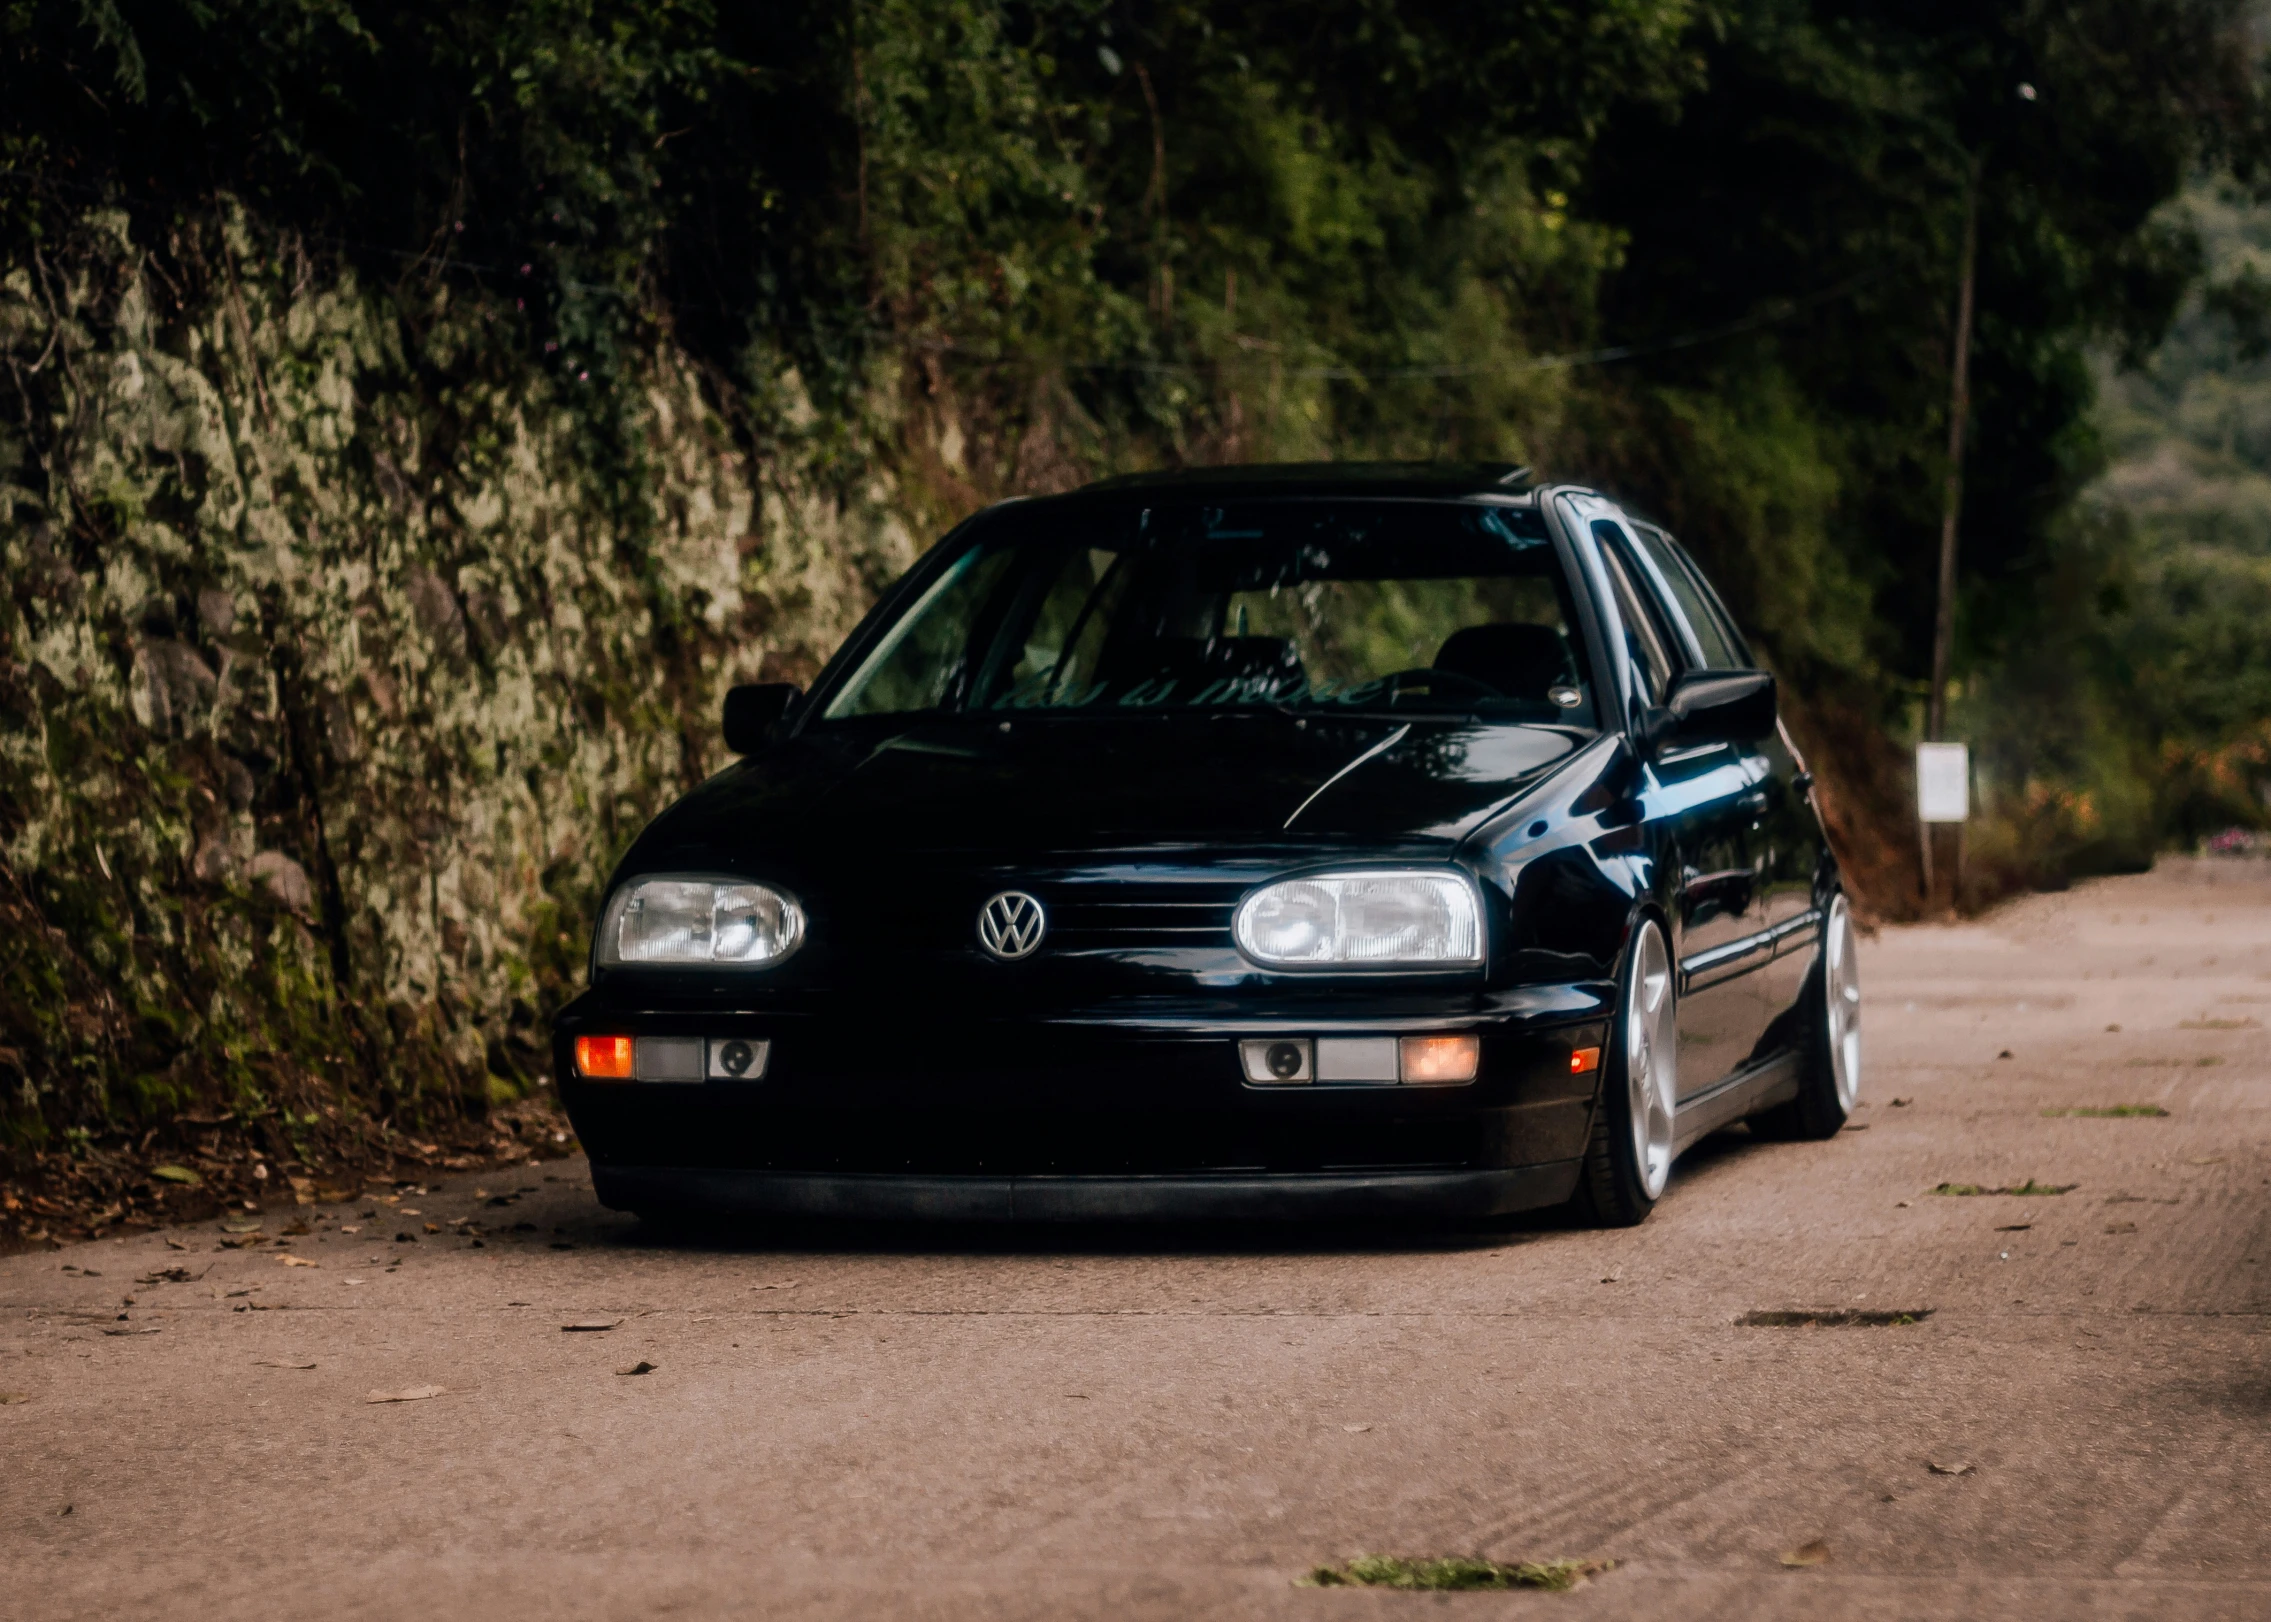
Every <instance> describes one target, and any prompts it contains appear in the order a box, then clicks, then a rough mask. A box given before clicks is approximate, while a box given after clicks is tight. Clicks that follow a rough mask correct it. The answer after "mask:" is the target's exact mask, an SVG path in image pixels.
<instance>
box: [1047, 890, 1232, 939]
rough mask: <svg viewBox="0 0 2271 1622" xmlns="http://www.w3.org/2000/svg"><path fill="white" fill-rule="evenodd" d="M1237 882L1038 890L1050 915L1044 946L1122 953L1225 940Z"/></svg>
mask: <svg viewBox="0 0 2271 1622" xmlns="http://www.w3.org/2000/svg"><path fill="white" fill-rule="evenodd" d="M1244 890H1245V886H1244V885H1242V884H1218V883H1201V884H1182V885H1162V884H1130V885H1125V886H1111V887H1105V886H1089V885H1082V886H1079V887H1077V888H1073V887H1066V888H1064V889H1060V890H1058V891H1056V893H1055V894H1054V895H1051V894H1050V893H1049V892H1048V891H1047V890H1042V891H1040V892H1037V893H1039V894H1040V895H1041V904H1042V905H1043V906H1044V907H1046V908H1047V909H1048V913H1049V945H1051V946H1054V947H1056V948H1057V949H1058V950H1060V951H1067V952H1077V951H1080V950H1082V949H1084V948H1085V949H1088V950H1100V949H1109V950H1118V951H1124V950H1127V949H1129V948H1131V947H1136V948H1140V947H1144V946H1220V947H1227V946H1228V945H1229V944H1230V915H1231V913H1232V911H1233V910H1235V909H1236V907H1237V905H1238V897H1239V896H1240V895H1241V894H1243V893H1244Z"/></svg>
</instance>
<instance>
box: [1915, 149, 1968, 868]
mask: <svg viewBox="0 0 2271 1622" xmlns="http://www.w3.org/2000/svg"><path fill="white" fill-rule="evenodd" d="M1981 161H1982V159H1981V157H1978V156H1975V157H1973V159H1972V160H1971V173H1970V175H1969V177H1968V178H1967V179H1966V181H1965V183H1964V193H1963V263H1962V266H1961V268H1960V269H1959V271H1958V272H1957V277H1956V343H1955V354H1954V357H1953V364H1952V365H1951V366H1950V367H1949V368H1948V472H1947V482H1946V484H1945V486H1944V487H1943V489H1942V494H1941V498H1940V590H1939V597H1938V601H1937V603H1936V605H1935V608H1934V613H1933V616H1932V690H1931V693H1930V694H1929V695H1928V697H1927V698H1926V700H1925V706H1924V740H1925V742H1926V743H1927V744H1933V743H1938V742H1940V741H1941V740H1942V739H1944V738H1945V737H1946V736H1947V726H1948V650H1949V645H1950V644H1951V643H1952V642H1954V640H1955V633H1956V531H1957V524H1958V521H1959V519H1960V518H1961V517H1962V514H1963V443H1964V428H1965V426H1966V424H1967V420H1968V418H1969V417H1970V415H1971V313H1972V302H1973V301H1972V294H1973V288H1974V284H1975V282H1976V281H1977V272H1978V267H1979V172H1980V165H1981ZM1925 753H1926V751H1925V750H1924V749H1922V748H1919V749H1918V750H1917V777H1918V782H1917V788H1918V822H1917V830H1916V831H1917V835H1918V839H1917V846H1918V853H1919V855H1920V856H1921V857H1922V858H1923V868H1924V872H1923V878H1924V901H1925V905H1926V906H1930V905H1931V901H1932V838H1933V833H1932V830H1933V828H1934V826H1935V824H1934V823H1933V822H1931V821H1928V820H1925V819H1926V818H1927V817H1928V816H1930V815H1931V813H1930V812H1929V811H1928V810H1927V809H1926V808H1925V807H1924V804H1923V787H1924V784H1923V773H1924V756H1925ZM1958 758H1959V759H1961V758H1963V757H1961V756H1959V757H1958ZM1963 836H1964V827H1963V824H1962V823H1961V822H1958V823H1957V824H1956V901H1957V904H1958V905H1959V906H1960V905H1961V904H1962V898H1963V845H1964V839H1963Z"/></svg>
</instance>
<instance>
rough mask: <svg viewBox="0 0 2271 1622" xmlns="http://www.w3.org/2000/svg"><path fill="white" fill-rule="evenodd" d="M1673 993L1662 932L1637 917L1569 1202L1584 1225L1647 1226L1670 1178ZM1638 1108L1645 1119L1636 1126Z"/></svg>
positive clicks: (1675, 1037)
mask: <svg viewBox="0 0 2271 1622" xmlns="http://www.w3.org/2000/svg"><path fill="white" fill-rule="evenodd" d="M1676 990H1677V986H1676V981H1675V979H1674V977H1673V975H1672V972H1671V954H1670V952H1669V951H1668V949H1667V948H1666V947H1665V945H1664V932H1663V930H1662V929H1660V928H1659V927H1658V926H1657V925H1656V923H1655V921H1654V920H1653V919H1650V920H1644V921H1643V922H1642V923H1641V924H1640V926H1639V927H1638V928H1637V929H1635V930H1634V931H1633V935H1632V946H1631V948H1630V949H1629V950H1628V951H1627V952H1626V953H1625V963H1624V968H1623V971H1622V972H1621V973H1620V974H1619V975H1618V976H1617V1017H1616V1023H1615V1025H1614V1026H1613V1027H1612V1028H1611V1030H1610V1033H1609V1045H1608V1050H1607V1052H1605V1053H1604V1054H1603V1055H1602V1059H1601V1091H1600V1096H1599V1098H1598V1099H1597V1100H1596V1102H1595V1103H1594V1106H1593V1131H1592V1136H1591V1137H1590V1138H1589V1139H1588V1140H1587V1142H1586V1146H1585V1160H1584V1164H1583V1166H1582V1167H1581V1168H1580V1169H1579V1171H1578V1174H1577V1192H1576V1193H1575V1194H1574V1195H1572V1196H1571V1198H1570V1202H1569V1205H1570V1214H1571V1216H1572V1217H1573V1218H1574V1219H1575V1220H1577V1221H1579V1222H1582V1223H1584V1224H1586V1225H1587V1226H1589V1227H1599V1228H1630V1227H1634V1226H1636V1225H1638V1224H1639V1223H1642V1222H1645V1221H1647V1220H1648V1213H1649V1212H1650V1211H1653V1210H1654V1209H1655V1208H1656V1201H1657V1199H1658V1198H1659V1197H1661V1196H1662V1194H1663V1191H1664V1182H1665V1179H1666V1178H1667V1177H1668V1176H1669V1175H1670V1172H1671V1152H1672V1151H1671V1126H1672V1119H1671V1111H1672V1102H1673V1100H1674V1099H1675V1098H1677V1096H1678V1093H1679V1088H1678V1081H1677V1072H1676V1068H1675V1067H1676V1066H1677V1063H1678V1056H1679V1034H1678V1032H1679V1026H1678V1022H1677V1017H1676V1014H1677V1009H1676V1003H1677V996H1676ZM1636 1068H1637V1071H1638V1072H1640V1075H1639V1085H1637V1086H1636V1085H1635V1075H1636ZM1641 1109H1647V1110H1648V1111H1649V1112H1650V1114H1649V1116H1648V1118H1647V1119H1646V1120H1645V1121H1643V1122H1642V1123H1641V1124H1640V1125H1639V1126H1636V1124H1635V1117H1636V1111H1638V1110H1641Z"/></svg>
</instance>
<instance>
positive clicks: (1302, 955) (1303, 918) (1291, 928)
mask: <svg viewBox="0 0 2271 1622" xmlns="http://www.w3.org/2000/svg"><path fill="white" fill-rule="evenodd" d="M1231 934H1232V937H1233V938H1234V939H1235V940H1236V941H1237V943H1238V950H1239V951H1241V952H1243V953H1245V954H1246V956H1248V957H1250V958H1252V959H1253V960H1254V961H1255V962H1256V963H1259V964H1262V965H1264V966H1265V967H1268V968H1273V969H1275V968H1288V969H1325V968H1348V969H1414V968H1429V967H1438V966H1440V967H1447V968H1448V967H1463V966H1466V965H1470V964H1477V963H1480V962H1481V961H1482V908H1481V905H1480V903H1479V902H1478V900H1477V898H1476V895H1475V887H1474V884H1473V883H1472V881H1470V880H1469V879H1467V878H1466V877H1465V876H1464V875H1462V874H1458V873H1447V872H1443V871H1440V870H1436V871H1426V870H1420V871H1410V870H1394V869H1390V870H1385V871H1376V872H1361V873H1320V874H1317V875H1315V876H1314V877H1310V878H1299V879H1282V880H1280V881H1279V882H1277V883H1276V884H1269V885H1264V886H1263V887H1262V888H1261V889H1259V890H1256V891H1255V892H1254V893H1253V894H1252V895H1250V896H1248V897H1247V898H1246V899H1245V900H1244V901H1242V902H1241V903H1239V906H1238V914H1237V917H1236V918H1235V919H1234V920H1233V921H1232V924H1231Z"/></svg>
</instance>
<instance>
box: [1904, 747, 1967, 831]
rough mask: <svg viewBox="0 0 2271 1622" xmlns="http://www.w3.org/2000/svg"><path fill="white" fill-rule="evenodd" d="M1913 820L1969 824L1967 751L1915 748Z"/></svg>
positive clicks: (1952, 748)
mask: <svg viewBox="0 0 2271 1622" xmlns="http://www.w3.org/2000/svg"><path fill="white" fill-rule="evenodd" d="M1916 820H1917V821H1918V822H1968V821H1970V820H1971V750H1970V748H1969V747H1968V746H1966V745H1964V744H1960V743H1920V744H1918V745H1917V746H1916Z"/></svg>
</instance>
